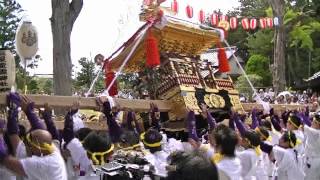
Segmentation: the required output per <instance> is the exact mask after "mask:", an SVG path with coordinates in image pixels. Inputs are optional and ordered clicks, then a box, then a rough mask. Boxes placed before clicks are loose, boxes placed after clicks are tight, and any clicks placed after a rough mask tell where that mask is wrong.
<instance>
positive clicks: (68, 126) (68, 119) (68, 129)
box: [62, 111, 75, 146]
mask: <svg viewBox="0 0 320 180" xmlns="http://www.w3.org/2000/svg"><path fill="white" fill-rule="evenodd" d="M72 115H73V112H71V111H69V112H68V113H67V115H66V116H65V120H64V129H63V132H62V137H63V140H64V141H65V142H66V144H65V146H66V145H67V144H68V143H69V142H70V141H71V140H72V139H73V138H75V136H74V132H73V119H72Z"/></svg>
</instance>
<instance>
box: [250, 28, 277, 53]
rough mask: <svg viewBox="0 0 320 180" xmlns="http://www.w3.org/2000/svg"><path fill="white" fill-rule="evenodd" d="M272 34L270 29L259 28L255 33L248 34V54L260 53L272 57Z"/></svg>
mask: <svg viewBox="0 0 320 180" xmlns="http://www.w3.org/2000/svg"><path fill="white" fill-rule="evenodd" d="M273 34H274V32H273V31H272V30H270V29H266V30H260V31H258V32H256V33H255V34H251V35H249V36H248V38H247V40H248V42H247V43H246V46H247V47H248V51H249V53H250V55H253V54H261V55H263V56H265V57H270V58H272V49H273V41H272V40H273Z"/></svg>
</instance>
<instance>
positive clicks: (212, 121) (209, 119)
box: [207, 112, 216, 131]
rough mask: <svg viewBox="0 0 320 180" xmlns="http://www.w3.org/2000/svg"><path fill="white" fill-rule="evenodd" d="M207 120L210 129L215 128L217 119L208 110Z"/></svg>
mask: <svg viewBox="0 0 320 180" xmlns="http://www.w3.org/2000/svg"><path fill="white" fill-rule="evenodd" d="M207 122H208V128H209V131H211V130H213V129H214V128H215V127H216V120H215V119H214V118H213V117H212V115H211V113H210V112H207Z"/></svg>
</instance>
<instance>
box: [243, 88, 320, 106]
mask: <svg viewBox="0 0 320 180" xmlns="http://www.w3.org/2000/svg"><path fill="white" fill-rule="evenodd" d="M257 95H258V96H259V97H260V98H261V99H262V100H263V101H265V102H269V103H271V104H312V103H318V102H320V96H319V95H318V93H317V92H312V90H303V91H300V90H299V91H284V92H280V93H278V94H276V93H275V92H274V91H273V88H269V89H268V88H267V89H259V90H257ZM240 96H241V101H242V102H249V98H248V97H246V96H245V95H240Z"/></svg>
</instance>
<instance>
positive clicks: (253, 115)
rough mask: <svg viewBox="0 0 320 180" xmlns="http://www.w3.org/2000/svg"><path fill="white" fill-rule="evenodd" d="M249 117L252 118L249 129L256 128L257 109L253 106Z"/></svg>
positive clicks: (257, 120)
mask: <svg viewBox="0 0 320 180" xmlns="http://www.w3.org/2000/svg"><path fill="white" fill-rule="evenodd" d="M251 118H252V123H251V127H250V128H251V129H256V128H257V127H258V126H259V119H258V118H259V117H258V113H257V109H256V108H254V109H253V110H252V112H251Z"/></svg>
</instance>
